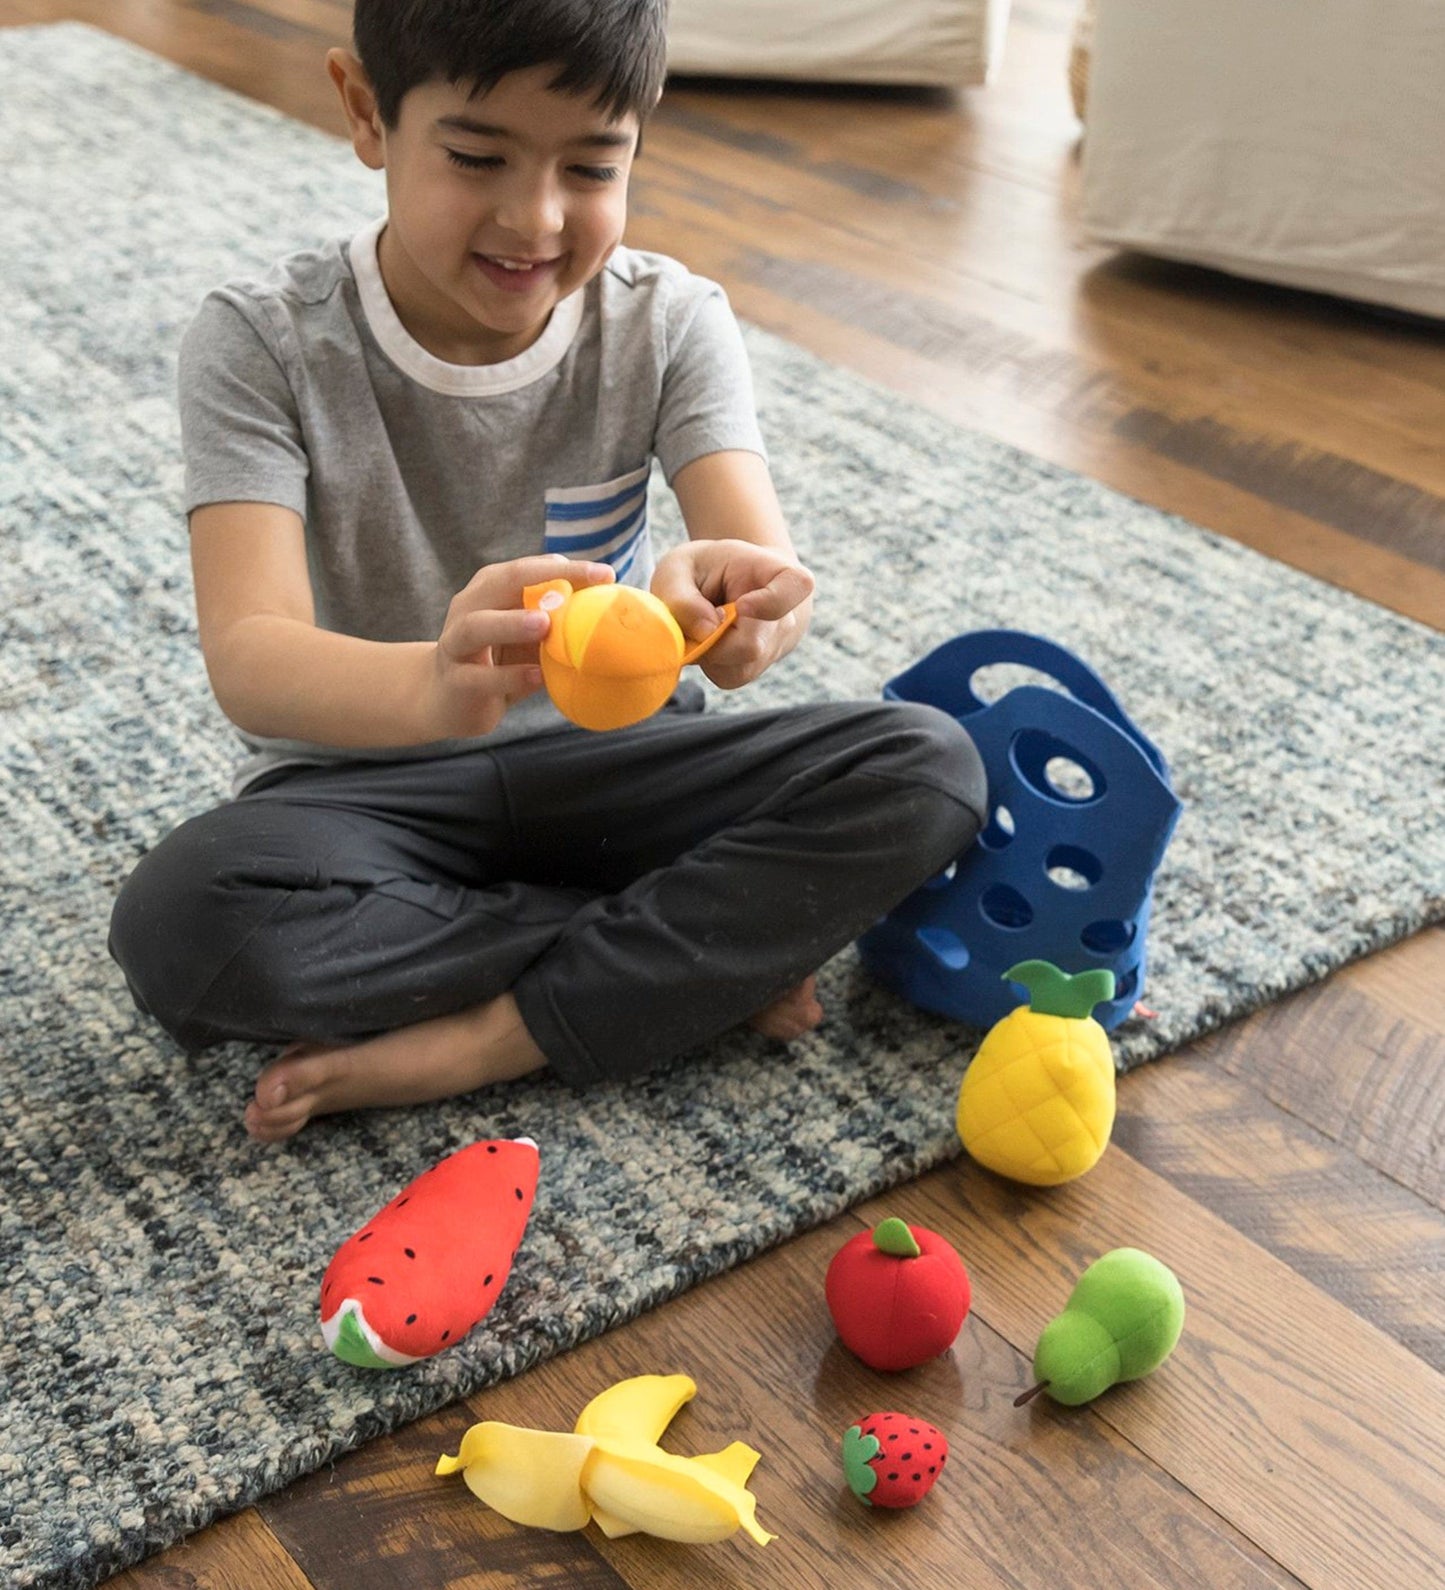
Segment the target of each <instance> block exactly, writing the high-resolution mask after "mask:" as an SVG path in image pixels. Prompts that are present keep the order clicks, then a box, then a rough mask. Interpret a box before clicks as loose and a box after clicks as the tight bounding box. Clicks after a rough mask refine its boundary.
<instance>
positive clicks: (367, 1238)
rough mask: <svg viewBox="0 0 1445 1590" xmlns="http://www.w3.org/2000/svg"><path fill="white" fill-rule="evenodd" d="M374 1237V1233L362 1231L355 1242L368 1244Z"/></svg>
mask: <svg viewBox="0 0 1445 1590" xmlns="http://www.w3.org/2000/svg"><path fill="white" fill-rule="evenodd" d="M375 1235H376V1233H375V1232H374V1231H363V1232H362V1233H361V1235H360V1236H359V1237H358V1238H357V1239H356V1240H357V1241H358V1242H370V1241H371V1239H372V1238H373V1237H374V1236H375Z"/></svg>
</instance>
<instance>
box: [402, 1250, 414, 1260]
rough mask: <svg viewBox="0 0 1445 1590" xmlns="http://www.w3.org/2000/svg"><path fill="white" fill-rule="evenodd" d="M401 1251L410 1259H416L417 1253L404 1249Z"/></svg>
mask: <svg viewBox="0 0 1445 1590" xmlns="http://www.w3.org/2000/svg"><path fill="white" fill-rule="evenodd" d="M401 1251H402V1252H403V1253H404V1254H405V1255H406V1256H407V1258H408V1259H414V1258H415V1257H416V1253H415V1251H414V1250H413V1249H411V1248H403V1249H402V1250H401Z"/></svg>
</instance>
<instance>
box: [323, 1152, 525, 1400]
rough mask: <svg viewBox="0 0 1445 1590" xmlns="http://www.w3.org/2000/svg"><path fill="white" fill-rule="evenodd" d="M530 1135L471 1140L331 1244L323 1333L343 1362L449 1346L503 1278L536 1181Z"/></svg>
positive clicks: (389, 1359) (392, 1360)
mask: <svg viewBox="0 0 1445 1590" xmlns="http://www.w3.org/2000/svg"><path fill="white" fill-rule="evenodd" d="M538 1168H539V1159H538V1154H537V1145H536V1144H535V1143H534V1142H533V1141H532V1140H531V1138H529V1137H519V1138H516V1139H515V1140H510V1141H509V1140H504V1139H497V1140H494V1141H492V1142H485V1143H473V1144H471V1145H470V1146H469V1147H467V1148H463V1149H459V1150H458V1151H457V1152H456V1153H455V1154H449V1155H448V1156H447V1158H446V1159H444V1160H442V1161H440V1163H438V1164H436V1165H433V1166H432V1167H431V1169H430V1170H426V1171H423V1172H422V1174H421V1175H420V1176H418V1177H417V1178H416V1180H415V1181H413V1182H411V1183H410V1184H409V1185H407V1186H406V1187H403V1188H402V1190H401V1191H400V1192H399V1193H398V1194H397V1195H396V1197H395V1198H393V1199H392V1201H391V1202H390V1203H389V1204H388V1205H387V1206H386V1208H385V1209H383V1210H381V1211H380V1213H378V1214H376V1215H373V1216H372V1218H371V1219H370V1220H368V1221H367V1222H366V1224H365V1225H364V1226H362V1227H361V1229H360V1230H359V1231H357V1232H355V1233H354V1234H353V1235H352V1236H350V1237H349V1238H347V1240H346V1241H345V1242H344V1243H342V1245H341V1246H340V1247H339V1248H338V1249H337V1250H336V1255H335V1257H334V1258H333V1259H332V1261H331V1263H330V1264H328V1265H327V1267H326V1274H325V1276H324V1277H323V1278H322V1282H321V1334H322V1336H323V1337H324V1338H325V1341H326V1345H327V1346H328V1347H329V1348H330V1349H331V1351H332V1352H333V1353H335V1354H336V1356H337V1357H338V1358H340V1359H342V1360H344V1361H345V1362H346V1363H348V1364H355V1365H357V1366H358V1367H359V1368H362V1369H402V1368H405V1366H406V1365H408V1364H414V1363H416V1362H417V1361H418V1360H420V1359H422V1358H430V1357H431V1356H432V1355H433V1354H435V1353H439V1352H441V1351H442V1350H443V1349H444V1348H447V1347H451V1346H454V1345H455V1344H456V1343H457V1342H459V1341H460V1340H461V1339H462V1337H463V1336H465V1335H466V1334H467V1332H468V1331H470V1330H471V1329H472V1327H473V1326H475V1325H476V1324H478V1322H479V1321H480V1320H481V1319H482V1317H483V1316H484V1315H485V1314H486V1313H487V1312H488V1311H489V1310H490V1308H491V1306H492V1304H493V1303H495V1302H496V1300H497V1298H498V1296H499V1295H500V1294H501V1290H502V1288H503V1287H504V1286H505V1285H506V1284H507V1277H508V1275H509V1274H510V1273H511V1270H512V1260H513V1258H515V1256H516V1252H517V1249H518V1247H519V1246H520V1245H521V1241H522V1233H523V1231H524V1230H525V1229H526V1225H527V1217H528V1215H529V1214H530V1213H531V1211H532V1199H533V1197H534V1195H535V1194H536V1191H537V1171H538Z"/></svg>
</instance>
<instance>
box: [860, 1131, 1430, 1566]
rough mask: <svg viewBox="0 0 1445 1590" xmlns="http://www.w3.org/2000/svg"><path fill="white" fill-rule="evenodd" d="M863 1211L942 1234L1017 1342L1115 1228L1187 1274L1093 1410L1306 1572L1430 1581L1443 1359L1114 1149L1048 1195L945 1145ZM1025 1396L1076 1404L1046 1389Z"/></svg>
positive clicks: (1040, 1411) (1059, 1416)
mask: <svg viewBox="0 0 1445 1590" xmlns="http://www.w3.org/2000/svg"><path fill="white" fill-rule="evenodd" d="M858 1213H859V1214H860V1215H862V1216H863V1217H864V1218H866V1219H868V1220H877V1219H881V1218H883V1217H884V1216H885V1215H890V1214H893V1215H899V1216H901V1217H902V1218H904V1219H907V1220H910V1221H913V1222H915V1223H918V1224H923V1225H927V1226H930V1227H932V1228H933V1229H934V1230H937V1231H939V1232H941V1233H942V1234H943V1235H944V1236H946V1237H948V1238H949V1240H950V1241H952V1242H954V1243H955V1245H956V1246H957V1247H958V1248H959V1251H960V1252H961V1253H962V1254H963V1255H964V1258H965V1261H966V1262H967V1263H968V1264H969V1267H970V1270H971V1272H972V1274H973V1278H974V1285H975V1297H976V1303H975V1307H976V1309H977V1311H978V1312H979V1313H980V1314H981V1316H982V1317H983V1318H984V1319H985V1320H986V1321H987V1323H988V1324H989V1325H991V1326H992V1327H993V1328H994V1329H996V1330H997V1331H999V1332H1000V1334H1001V1335H1002V1336H1003V1337H1004V1338H1005V1339H1006V1340H1007V1341H1009V1342H1010V1343H1011V1344H1012V1345H1013V1346H1014V1347H1016V1348H1018V1349H1019V1350H1020V1351H1022V1352H1027V1353H1030V1354H1031V1353H1032V1351H1033V1347H1034V1344H1035V1343H1036V1341H1037V1338H1038V1333H1039V1331H1040V1330H1041V1329H1042V1328H1043V1326H1044V1324H1045V1323H1046V1322H1047V1320H1048V1319H1049V1318H1050V1317H1051V1316H1052V1314H1053V1313H1055V1312H1057V1310H1058V1309H1059V1308H1061V1307H1062V1305H1063V1302H1064V1300H1065V1298H1066V1297H1067V1296H1068V1293H1069V1291H1070V1289H1071V1288H1072V1286H1073V1283H1074V1281H1075V1280H1076V1279H1077V1276H1078V1274H1079V1273H1080V1272H1081V1271H1082V1270H1083V1268H1084V1267H1085V1266H1086V1265H1087V1264H1088V1263H1089V1262H1090V1261H1091V1260H1092V1259H1094V1258H1096V1257H1098V1256H1099V1255H1100V1254H1101V1253H1103V1252H1105V1251H1107V1250H1109V1249H1111V1248H1114V1247H1120V1246H1133V1247H1140V1248H1143V1249H1145V1250H1146V1251H1147V1252H1150V1253H1153V1254H1155V1255H1156V1256H1157V1257H1159V1258H1160V1259H1162V1260H1163V1261H1164V1262H1165V1263H1166V1264H1168V1265H1169V1266H1170V1267H1171V1268H1172V1269H1173V1270H1174V1271H1175V1273H1176V1274H1177V1275H1178V1276H1179V1279H1180V1282H1181V1284H1182V1285H1183V1288H1184V1293H1185V1298H1186V1300H1187V1303H1188V1309H1189V1314H1188V1319H1187V1321H1186V1324H1185V1332H1184V1336H1183V1338H1182V1340H1181V1342H1180V1344H1179V1347H1178V1348H1177V1349H1176V1351H1175V1353H1174V1356H1173V1357H1172V1358H1171V1359H1170V1361H1169V1363H1168V1364H1166V1365H1165V1367H1164V1368H1163V1369H1161V1370H1160V1371H1158V1372H1157V1374H1155V1375H1154V1376H1152V1377H1150V1378H1149V1379H1147V1380H1145V1381H1139V1382H1135V1383H1133V1384H1132V1385H1126V1386H1120V1387H1116V1388H1114V1389H1113V1390H1112V1391H1110V1392H1109V1393H1108V1394H1107V1395H1106V1396H1105V1397H1102V1398H1100V1399H1099V1400H1098V1401H1097V1402H1096V1403H1094V1404H1093V1405H1092V1411H1093V1414H1094V1416H1095V1417H1097V1418H1099V1419H1102V1420H1104V1421H1105V1422H1107V1423H1108V1424H1109V1425H1110V1426H1112V1428H1114V1429H1115V1430H1116V1431H1118V1433H1119V1434H1120V1435H1122V1436H1123V1437H1124V1438H1125V1439H1126V1440H1128V1441H1130V1442H1131V1443H1133V1444H1134V1445H1135V1446H1137V1447H1138V1448H1139V1449H1140V1451H1142V1452H1143V1453H1145V1454H1146V1455H1148V1456H1150V1457H1152V1458H1153V1459H1154V1460H1155V1461H1156V1462H1158V1463H1159V1464H1160V1465H1161V1466H1162V1467H1166V1468H1167V1469H1168V1470H1169V1472H1170V1473H1172V1474H1173V1475H1174V1477H1175V1478H1176V1479H1177V1480H1178V1481H1179V1482H1180V1483H1181V1484H1182V1485H1184V1486H1186V1487H1187V1488H1188V1489H1189V1490H1190V1491H1192V1492H1193V1493H1194V1494H1195V1495H1196V1496H1197V1497H1198V1498H1200V1500H1202V1501H1203V1502H1204V1503H1205V1504H1206V1505H1207V1506H1209V1507H1211V1508H1212V1509H1213V1510H1214V1511H1215V1512H1216V1513H1217V1514H1218V1515H1219V1516H1220V1517H1221V1518H1224V1519H1227V1520H1228V1521H1229V1522H1230V1523H1231V1524H1233V1525H1234V1526H1235V1527H1236V1528H1238V1529H1239V1530H1241V1531H1242V1532H1243V1533H1244V1534H1245V1535H1246V1536H1248V1538H1249V1539H1250V1540H1252V1541H1253V1542H1254V1543H1255V1544H1256V1545H1257V1546H1258V1547H1259V1548H1260V1549H1261V1550H1263V1551H1264V1552H1266V1553H1268V1555H1269V1556H1271V1557H1272V1558H1274V1559H1275V1561H1277V1562H1278V1563H1280V1564H1281V1565H1282V1566H1283V1567H1285V1568H1286V1569H1288V1570H1289V1571H1290V1572H1292V1573H1294V1574H1295V1575H1296V1576H1297V1577H1299V1578H1300V1579H1302V1580H1303V1581H1304V1582H1305V1583H1306V1584H1310V1585H1313V1586H1320V1587H1324V1586H1338V1585H1341V1584H1348V1585H1350V1586H1352V1587H1355V1590H1368V1587H1378V1590H1397V1587H1398V1586H1400V1585H1406V1584H1408V1585H1415V1584H1419V1585H1422V1586H1423V1585H1426V1584H1429V1583H1432V1582H1433V1581H1434V1579H1435V1576H1436V1574H1437V1571H1438V1568H1439V1565H1440V1563H1441V1562H1445V1473H1442V1470H1441V1466H1440V1461H1439V1456H1440V1432H1441V1431H1442V1430H1445V1376H1441V1375H1440V1374H1438V1373H1437V1372H1436V1371H1434V1370H1432V1369H1430V1368H1428V1367H1427V1366H1426V1365H1425V1364H1423V1363H1422V1362H1421V1361H1420V1360H1419V1359H1418V1358H1416V1357H1414V1356H1413V1355H1411V1354H1410V1353H1408V1352H1406V1351H1405V1349H1404V1348H1402V1347H1400V1346H1399V1345H1398V1344H1396V1343H1395V1342H1393V1341H1391V1340H1390V1339H1389V1338H1388V1337H1386V1336H1385V1335H1384V1334H1383V1333H1381V1332H1380V1331H1378V1330H1376V1329H1375V1328H1374V1327H1373V1326H1371V1325H1368V1324H1366V1323H1365V1322H1364V1321H1362V1320H1360V1319H1359V1318H1358V1317H1357V1316H1356V1315H1354V1314H1352V1313H1351V1312H1350V1311H1349V1310H1348V1309H1347V1308H1345V1307H1343V1306H1342V1305H1341V1304H1339V1303H1337V1302H1335V1301H1334V1299H1332V1298H1330V1297H1327V1296H1326V1295H1325V1294H1324V1293H1323V1292H1321V1291H1320V1290H1319V1289H1318V1288H1316V1287H1314V1286H1311V1285H1310V1284H1309V1282H1307V1281H1306V1280H1304V1279H1303V1278H1302V1277H1300V1276H1299V1275H1297V1274H1296V1273H1295V1272H1294V1271H1293V1270H1291V1269H1290V1268H1289V1267H1288V1266H1287V1265H1285V1264H1283V1263H1281V1262H1280V1261H1278V1260H1277V1259H1275V1258H1273V1257H1272V1256H1271V1255H1269V1254H1267V1253H1266V1252H1264V1250H1263V1249H1261V1248H1259V1247H1257V1246H1256V1245H1255V1244H1253V1243H1251V1242H1250V1241H1248V1240H1247V1239H1246V1238H1245V1237H1243V1236H1241V1235H1240V1234H1239V1233H1238V1232H1236V1231H1234V1230H1233V1229H1231V1228H1230V1227H1229V1226H1227V1225H1226V1224H1225V1223H1224V1222H1223V1221H1222V1220H1220V1219H1218V1218H1217V1217H1216V1216H1214V1215H1213V1214H1211V1213H1209V1212H1208V1211H1206V1210H1205V1209H1203V1208H1201V1207H1200V1206H1199V1205H1198V1204H1196V1203H1195V1202H1194V1201H1193V1200H1192V1199H1190V1198H1189V1197H1187V1196H1186V1195H1185V1194H1184V1193H1182V1192H1181V1191H1179V1190H1178V1189H1177V1188H1175V1187H1172V1186H1170V1185H1169V1183H1168V1182H1166V1181H1165V1180H1163V1178H1161V1177H1160V1176H1157V1175H1155V1174H1154V1173H1153V1172H1151V1171H1149V1170H1147V1169H1146V1168H1145V1167H1144V1166H1142V1165H1140V1164H1139V1163H1138V1162H1137V1161H1136V1160H1134V1159H1133V1158H1132V1157H1131V1156H1129V1155H1128V1154H1126V1153H1125V1152H1124V1151H1123V1150H1122V1149H1119V1148H1117V1147H1113V1148H1111V1149H1110V1150H1109V1152H1108V1153H1107V1154H1106V1155H1105V1156H1104V1158H1103V1160H1101V1161H1100V1163H1099V1164H1098V1165H1097V1166H1096V1167H1095V1168H1094V1169H1093V1170H1092V1171H1090V1172H1089V1174H1088V1175H1087V1176H1085V1177H1083V1178H1081V1179H1080V1180H1079V1181H1077V1182H1073V1183H1070V1184H1068V1185H1067V1186H1065V1187H1061V1188H1057V1189H1054V1190H1053V1191H1052V1192H1050V1193H1038V1192H1035V1191H1032V1190H1027V1189H1019V1188H1014V1187H1011V1186H1009V1185H1008V1184H1007V1183H1005V1182H1003V1181H1001V1180H1000V1179H998V1178H996V1177H993V1176H991V1175H989V1174H988V1173H986V1172H983V1171H981V1170H979V1169H978V1167H976V1166H974V1165H972V1164H971V1163H969V1162H967V1161H960V1162H959V1163H958V1164H956V1165H953V1166H949V1167H946V1168H945V1169H943V1170H941V1171H938V1172H935V1173H933V1174H932V1175H930V1176H927V1177H925V1178H924V1179H923V1180H921V1181H919V1182H915V1183H913V1184H911V1185H909V1186H907V1187H904V1188H902V1189H900V1190H899V1191H898V1192H896V1193H894V1194H892V1195H890V1196H889V1197H888V1198H887V1199H886V1200H882V1199H880V1200H874V1201H873V1202H871V1203H870V1204H868V1205H865V1206H863V1207H862V1208H861V1209H860V1210H859V1211H858ZM1030 1411H1031V1416H1032V1419H1033V1420H1034V1421H1038V1422H1040V1423H1048V1422H1052V1421H1055V1420H1062V1421H1064V1422H1070V1421H1072V1420H1075V1419H1077V1418H1078V1414H1076V1413H1071V1412H1069V1411H1068V1410H1062V1409H1058V1408H1055V1407H1053V1406H1052V1405H1051V1404H1049V1403H1048V1401H1047V1399H1046V1398H1040V1399H1039V1400H1038V1401H1036V1402H1035V1403H1033V1404H1032V1405H1031V1410H1030ZM1206 1582H1207V1581H1206Z"/></svg>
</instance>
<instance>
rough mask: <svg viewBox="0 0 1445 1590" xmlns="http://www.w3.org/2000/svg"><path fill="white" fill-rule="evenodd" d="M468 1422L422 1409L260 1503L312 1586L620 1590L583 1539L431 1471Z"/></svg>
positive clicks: (343, 1589) (328, 1589) (528, 1380)
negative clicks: (498, 1507) (511, 1512)
mask: <svg viewBox="0 0 1445 1590" xmlns="http://www.w3.org/2000/svg"><path fill="white" fill-rule="evenodd" d="M532 1381H533V1377H532V1376H531V1375H528V1376H526V1377H524V1378H523V1380H522V1381H520V1382H517V1384H518V1385H520V1386H523V1387H526V1386H530V1385H531V1384H532ZM469 1422H470V1421H469V1420H468V1419H467V1418H466V1417H465V1416H463V1415H461V1414H459V1413H453V1412H448V1411H445V1410H444V1411H442V1412H439V1413H435V1414H432V1415H431V1416H430V1417H428V1418H425V1419H421V1420H419V1421H417V1422H416V1423H415V1424H411V1425H408V1426H406V1427H404V1428H403V1429H401V1430H399V1431H397V1432H396V1433H395V1434H393V1435H390V1436H386V1437H384V1438H382V1439H380V1440H376V1441H371V1442H368V1443H367V1445H365V1446H364V1447H362V1448H361V1449H360V1450H359V1451H357V1452H353V1453H351V1454H350V1455H349V1456H348V1457H346V1458H344V1459H342V1460H341V1461H340V1462H339V1463H337V1464H336V1465H335V1466H334V1468H327V1469H323V1470H320V1471H319V1472H317V1473H315V1474H311V1475H308V1476H307V1477H306V1478H305V1479H302V1480H298V1481H297V1482H296V1484H294V1485H292V1486H289V1487H288V1488H287V1489H286V1490H284V1491H281V1492H278V1493H277V1494H276V1495H275V1496H271V1497H268V1498H267V1499H266V1500H265V1501H263V1502H262V1503H261V1504H260V1511H261V1513H262V1515H263V1517H264V1518H265V1520H266V1523H267V1525H268V1527H269V1528H270V1530H271V1531H272V1533H273V1534H274V1535H275V1536H276V1538H277V1539H278V1540H279V1541H280V1542H281V1543H282V1544H283V1545H284V1546H285V1548H286V1550H287V1551H289V1552H290V1554H291V1556H292V1557H294V1558H295V1560H296V1562H297V1564H298V1565H299V1566H300V1567H301V1568H302V1569H303V1570H304V1571H305V1574H306V1577H307V1580H308V1581H309V1582H310V1583H311V1584H312V1585H313V1586H314V1587H315V1590H401V1587H405V1586H416V1587H417V1590H433V1587H440V1586H443V1585H458V1586H460V1585H465V1586H467V1587H468V1590H551V1587H554V1586H555V1587H557V1590H562V1587H566V1590H572V1587H574V1586H575V1587H577V1590H624V1587H625V1585H626V1582H627V1581H626V1580H625V1579H624V1578H622V1577H620V1576H619V1575H618V1574H616V1573H614V1572H613V1570H612V1569H611V1568H610V1567H609V1566H608V1565H607V1563H606V1562H604V1561H603V1559H602V1558H601V1557H599V1556H598V1554H597V1553H596V1551H595V1550H594V1549H593V1545H592V1541H591V1538H590V1537H589V1536H587V1535H583V1534H568V1535H558V1534H553V1533H550V1532H549V1531H546V1530H538V1529H520V1528H517V1527H516V1526H515V1525H513V1524H510V1523H508V1522H507V1520H506V1519H504V1518H502V1517H500V1515H498V1514H496V1513H493V1512H491V1511H489V1510H488V1509H486V1508H484V1507H482V1506H481V1504H480V1503H478V1502H477V1501H476V1499H475V1498H474V1497H473V1496H472V1494H471V1492H470V1491H468V1490H467V1488H466V1486H465V1485H464V1484H463V1483H462V1482H461V1481H460V1480H458V1481H457V1482H456V1483H455V1484H447V1483H444V1482H443V1481H441V1480H439V1479H437V1478H436V1477H435V1475H434V1473H433V1470H434V1469H435V1467H436V1460H437V1458H438V1457H439V1456H440V1455H441V1453H442V1452H443V1451H448V1450H450V1451H452V1452H455V1451H456V1441H457V1437H458V1435H459V1434H460V1431H461V1430H463V1429H465V1428H466V1425H467V1423H469ZM516 1422H525V1421H516Z"/></svg>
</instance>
